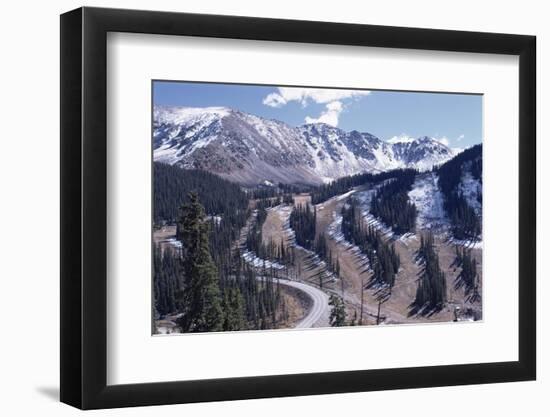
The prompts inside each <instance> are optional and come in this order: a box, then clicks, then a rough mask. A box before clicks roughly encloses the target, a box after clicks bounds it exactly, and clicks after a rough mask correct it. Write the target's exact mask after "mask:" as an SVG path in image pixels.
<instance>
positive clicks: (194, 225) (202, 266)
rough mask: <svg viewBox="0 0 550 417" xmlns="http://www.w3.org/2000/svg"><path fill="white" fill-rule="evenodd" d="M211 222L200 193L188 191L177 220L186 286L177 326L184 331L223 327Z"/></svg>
mask: <svg viewBox="0 0 550 417" xmlns="http://www.w3.org/2000/svg"><path fill="white" fill-rule="evenodd" d="M208 231H209V223H208V221H207V220H206V219H205V212H204V208H203V207H202V205H201V204H200V203H199V199H198V197H197V194H195V193H191V194H189V203H188V204H186V205H184V206H182V207H181V210H180V217H179V219H178V223H177V236H178V239H179V240H180V241H181V243H182V265H183V271H184V277H185V287H184V290H183V292H182V301H181V304H182V308H183V314H182V316H181V317H180V319H179V320H178V325H179V326H180V327H181V328H182V330H183V331H184V332H208V331H219V330H222V329H223V323H224V317H223V311H222V306H221V297H220V287H219V283H218V280H219V278H218V271H217V268H216V265H215V264H214V262H213V261H212V257H211V256H210V250H209V239H208Z"/></svg>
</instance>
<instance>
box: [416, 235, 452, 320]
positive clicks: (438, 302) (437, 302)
mask: <svg viewBox="0 0 550 417" xmlns="http://www.w3.org/2000/svg"><path fill="white" fill-rule="evenodd" d="M418 258H419V259H420V260H421V262H422V264H423V267H424V269H423V272H422V276H421V277H420V281H419V283H418V288H417V290H416V297H415V300H414V306H415V309H416V310H417V311H420V312H425V313H428V312H429V311H432V310H440V309H442V308H443V305H444V304H445V302H446V301H447V281H446V280H445V274H444V273H443V271H441V268H440V267H439V257H438V256H437V253H436V252H435V249H434V237H433V234H431V233H428V234H426V235H425V236H424V235H422V236H421V238H420V249H419V251H418Z"/></svg>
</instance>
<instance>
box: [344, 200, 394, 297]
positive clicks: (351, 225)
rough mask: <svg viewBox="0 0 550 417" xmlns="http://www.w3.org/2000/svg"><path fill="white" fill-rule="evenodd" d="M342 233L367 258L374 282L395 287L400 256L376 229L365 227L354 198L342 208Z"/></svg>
mask: <svg viewBox="0 0 550 417" xmlns="http://www.w3.org/2000/svg"><path fill="white" fill-rule="evenodd" d="M342 233H343V234H344V237H345V238H346V240H347V241H349V242H352V243H354V244H355V245H357V246H358V247H359V249H360V250H361V252H362V253H364V254H365V255H366V256H367V258H368V260H369V263H370V268H371V270H372V273H373V275H372V278H371V279H372V281H373V282H376V283H381V284H385V285H388V286H389V287H390V288H391V287H393V285H394V284H395V277H396V275H397V272H398V271H399V266H400V259H399V255H398V254H397V252H396V251H395V247H394V245H393V244H391V243H386V242H385V241H384V240H383V238H382V236H381V235H380V233H379V232H378V231H377V230H376V229H375V228H374V227H372V226H364V225H363V222H362V215H361V209H360V207H359V204H358V202H357V201H356V200H355V199H354V198H350V199H349V200H348V202H347V204H346V205H344V207H342Z"/></svg>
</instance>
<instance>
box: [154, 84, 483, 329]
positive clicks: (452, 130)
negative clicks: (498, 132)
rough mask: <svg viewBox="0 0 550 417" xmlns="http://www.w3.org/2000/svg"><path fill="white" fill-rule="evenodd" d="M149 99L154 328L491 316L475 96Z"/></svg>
mask: <svg viewBox="0 0 550 417" xmlns="http://www.w3.org/2000/svg"><path fill="white" fill-rule="evenodd" d="M152 97H153V100H152V107H153V108H152V154H153V194H154V196H153V232H152V236H153V245H152V247H153V280H152V285H153V306H152V310H153V318H154V323H153V326H152V328H153V333H154V334H175V333H195V332H225V331H239V330H270V329H304V328H324V327H339V326H369V325H396V324H415V323H433V322H463V321H478V320H481V319H482V300H483V298H482V293H483V291H482V196H483V193H482V188H483V187H482V184H483V181H482V177H483V176H482V165H483V158H482V144H481V143H482V98H483V96H482V95H479V94H450V93H430V92H406V91H389V90H388V91H383V90H366V89H340V88H317V87H294V86H292V87H286V86H284V87H283V86H266V85H245V84H222V83H201V82H185V81H163V80H154V81H153V82H152Z"/></svg>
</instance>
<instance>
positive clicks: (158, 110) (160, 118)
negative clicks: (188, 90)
mask: <svg viewBox="0 0 550 417" xmlns="http://www.w3.org/2000/svg"><path fill="white" fill-rule="evenodd" d="M232 111H233V110H232V109H231V108H229V107H178V106H155V108H154V111H153V117H154V120H155V121H156V122H158V123H163V122H164V123H173V124H182V123H186V122H188V121H189V120H192V119H200V118H205V117H208V116H210V117H218V118H222V117H225V116H228V115H229V114H230V113H231V112H232Z"/></svg>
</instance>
